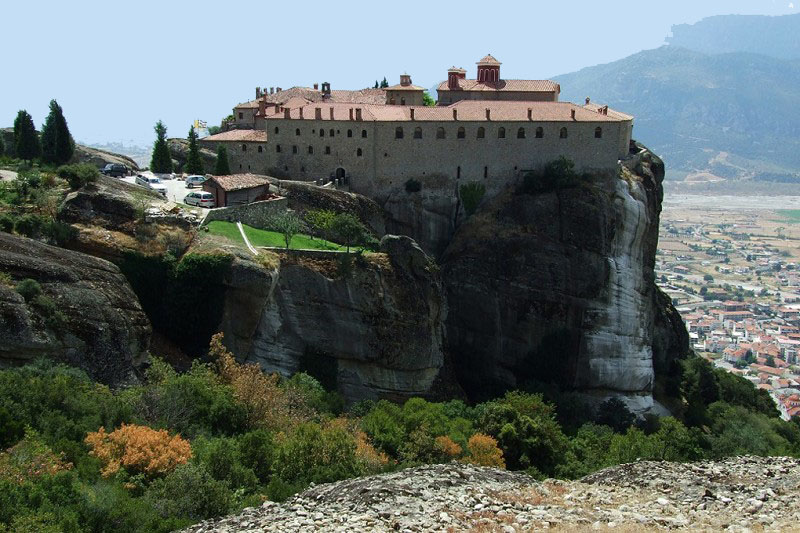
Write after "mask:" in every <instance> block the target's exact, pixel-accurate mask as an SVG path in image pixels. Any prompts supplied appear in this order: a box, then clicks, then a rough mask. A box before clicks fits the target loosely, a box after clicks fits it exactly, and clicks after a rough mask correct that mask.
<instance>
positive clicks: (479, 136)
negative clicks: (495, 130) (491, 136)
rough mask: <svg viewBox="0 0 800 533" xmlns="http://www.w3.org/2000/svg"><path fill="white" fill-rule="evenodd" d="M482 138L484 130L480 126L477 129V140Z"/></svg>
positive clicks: (484, 133) (484, 135)
mask: <svg viewBox="0 0 800 533" xmlns="http://www.w3.org/2000/svg"><path fill="white" fill-rule="evenodd" d="M484 137H486V130H485V129H484V128H483V126H481V127H480V128H478V139H483V138H484Z"/></svg>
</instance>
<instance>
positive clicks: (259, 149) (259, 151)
mask: <svg viewBox="0 0 800 533" xmlns="http://www.w3.org/2000/svg"><path fill="white" fill-rule="evenodd" d="M263 151H264V148H263V147H262V146H261V145H258V153H259V154H260V153H261V152H263Z"/></svg>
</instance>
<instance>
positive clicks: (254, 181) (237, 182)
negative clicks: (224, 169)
mask: <svg viewBox="0 0 800 533" xmlns="http://www.w3.org/2000/svg"><path fill="white" fill-rule="evenodd" d="M209 181H210V182H214V183H216V184H217V186H219V188H220V189H222V190H223V191H238V190H241V189H251V188H253V187H260V186H262V185H267V184H269V180H268V179H267V177H266V176H259V175H258V174H231V175H230V176H211V178H209Z"/></svg>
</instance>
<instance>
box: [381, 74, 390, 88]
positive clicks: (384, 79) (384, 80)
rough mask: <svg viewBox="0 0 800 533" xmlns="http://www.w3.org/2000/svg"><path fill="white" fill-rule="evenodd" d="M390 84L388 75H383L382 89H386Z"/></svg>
mask: <svg viewBox="0 0 800 533" xmlns="http://www.w3.org/2000/svg"><path fill="white" fill-rule="evenodd" d="M388 86H389V82H388V81H386V76H384V77H383V81H382V82H381V89H385V88H387V87H388Z"/></svg>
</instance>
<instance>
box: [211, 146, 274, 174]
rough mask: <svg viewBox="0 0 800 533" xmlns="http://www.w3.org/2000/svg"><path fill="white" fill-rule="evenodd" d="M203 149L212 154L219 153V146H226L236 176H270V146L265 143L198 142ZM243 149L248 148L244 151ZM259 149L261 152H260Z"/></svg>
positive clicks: (232, 170)
mask: <svg viewBox="0 0 800 533" xmlns="http://www.w3.org/2000/svg"><path fill="white" fill-rule="evenodd" d="M198 143H199V145H200V147H201V148H208V149H209V150H211V151H212V152H214V153H216V152H217V147H218V146H219V145H223V146H225V148H226V149H227V150H228V164H229V165H230V167H231V172H233V173H234V174H244V173H247V172H250V173H252V174H265V175H266V174H269V173H268V172H267V169H268V168H269V165H267V162H268V159H267V158H266V157H265V156H266V153H267V151H268V150H269V146H268V145H267V143H263V142H242V141H204V140H202V139H200V140H199V141H198ZM243 147H247V148H246V149H243ZM259 147H260V148H261V151H260V152H259V151H258V150H259Z"/></svg>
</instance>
